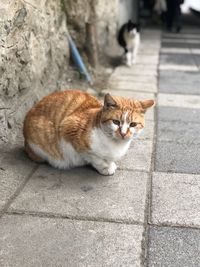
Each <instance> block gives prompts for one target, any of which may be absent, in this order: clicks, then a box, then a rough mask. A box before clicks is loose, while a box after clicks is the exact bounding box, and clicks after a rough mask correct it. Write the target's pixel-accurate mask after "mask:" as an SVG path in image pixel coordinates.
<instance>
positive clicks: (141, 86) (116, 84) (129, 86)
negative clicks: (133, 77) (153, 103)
mask: <svg viewBox="0 0 200 267" xmlns="http://www.w3.org/2000/svg"><path fill="white" fill-rule="evenodd" d="M109 87H111V88H114V89H120V90H123V89H124V90H132V91H141V92H150V93H156V92H157V84H154V83H152V84H151V83H143V82H134V83H133V82H130V81H113V82H110V83H109Z"/></svg>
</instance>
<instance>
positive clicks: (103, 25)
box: [63, 0, 119, 51]
mask: <svg viewBox="0 0 200 267" xmlns="http://www.w3.org/2000/svg"><path fill="white" fill-rule="evenodd" d="M63 5H64V9H65V12H66V15H67V24H68V27H69V32H70V34H71V35H72V37H73V39H74V40H75V42H76V44H77V46H78V47H79V49H80V50H83V49H84V47H85V46H86V44H85V40H86V27H85V24H86V23H87V22H92V23H95V24H96V30H97V42H98V45H99V49H100V51H103V50H104V47H105V46H107V45H110V44H111V43H112V42H115V41H116V31H117V26H118V9H119V7H118V5H119V0H112V1H107V0H63Z"/></svg>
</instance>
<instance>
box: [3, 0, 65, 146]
mask: <svg viewBox="0 0 200 267" xmlns="http://www.w3.org/2000/svg"><path fill="white" fill-rule="evenodd" d="M66 33H67V28H66V17H65V14H64V12H63V11H62V5H61V2H59V1H58V0H26V1H25V0H24V1H23V0H22V1H21V0H6V1H4V0H0V36H1V38H0V144H2V143H6V142H14V141H15V139H16V137H17V135H18V132H19V131H21V125H22V121H23V119H24V115H25V113H26V111H27V110H28V109H29V108H30V107H31V106H32V105H33V103H34V101H35V100H37V99H40V98H41V97H42V96H44V95H46V94H48V93H49V92H51V91H54V90H56V89H59V80H60V79H62V75H63V74H64V73H66V72H67V66H68V62H69V47H68V43H67V38H66Z"/></svg>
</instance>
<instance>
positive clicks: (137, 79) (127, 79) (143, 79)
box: [109, 74, 157, 84]
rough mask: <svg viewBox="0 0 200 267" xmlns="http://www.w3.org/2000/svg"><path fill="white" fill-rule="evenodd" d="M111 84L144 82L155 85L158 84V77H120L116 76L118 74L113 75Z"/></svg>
mask: <svg viewBox="0 0 200 267" xmlns="http://www.w3.org/2000/svg"><path fill="white" fill-rule="evenodd" d="M109 81H110V82H112V81H113V82H114V81H116V82H120V81H121V82H132V83H135V82H142V83H154V84H156V83H157V77H156V76H153V75H152V76H150V75H147V76H145V75H135V74H133V75H122V76H119V75H116V74H113V75H112V76H111V77H110V79H109Z"/></svg>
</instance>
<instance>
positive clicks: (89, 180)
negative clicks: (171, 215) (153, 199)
mask: <svg viewBox="0 0 200 267" xmlns="http://www.w3.org/2000/svg"><path fill="white" fill-rule="evenodd" d="M80 173H81V175H80ZM146 183H147V174H146V173H140V172H134V174H133V173H132V172H129V171H120V170H117V171H116V174H115V175H114V176H110V177H107V176H101V175H99V174H98V173H97V172H96V171H95V170H91V169H89V168H88V169H87V168H76V169H72V170H70V171H69V170H68V171H67V170H66V171H59V170H57V169H53V168H51V167H50V166H43V167H40V169H39V170H38V171H37V172H36V173H35V174H34V175H33V177H32V179H31V180H30V181H29V182H28V183H27V185H26V187H25V188H24V190H23V191H22V193H21V194H20V196H19V197H18V198H17V199H16V200H15V201H14V203H13V204H12V206H11V210H25V211H33V212H47V213H56V214H61V215H65V216H69V217H70V216H72V217H74V216H78V217H90V218H94V217H95V218H97V219H98V218H99V219H111V220H119V221H140V222H143V220H144V208H145V198H146ZM124 192H126V194H124Z"/></svg>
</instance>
